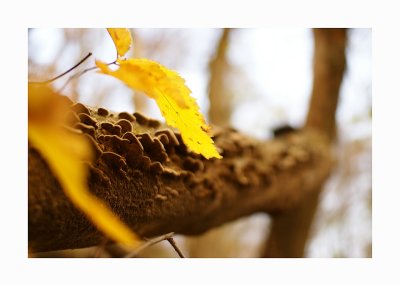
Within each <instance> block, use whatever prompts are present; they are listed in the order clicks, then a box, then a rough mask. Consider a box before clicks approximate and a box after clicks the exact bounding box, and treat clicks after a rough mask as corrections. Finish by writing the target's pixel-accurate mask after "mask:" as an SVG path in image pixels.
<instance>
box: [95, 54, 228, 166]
mask: <svg viewBox="0 0 400 286" xmlns="http://www.w3.org/2000/svg"><path fill="white" fill-rule="evenodd" d="M118 63H119V68H118V69H117V70H115V71H113V70H111V69H110V68H109V67H108V66H107V65H106V64H104V63H102V62H100V61H96V65H97V66H98V67H99V68H100V70H101V72H102V73H104V74H108V75H111V76H114V77H116V78H118V79H120V80H121V81H123V82H124V83H125V84H126V85H128V86H129V87H131V88H133V89H136V90H139V91H142V92H144V93H146V94H147V95H148V96H149V97H151V98H153V99H155V100H156V102H157V105H158V107H159V108H160V111H161V113H162V115H163V117H164V118H165V120H166V122H167V124H168V125H170V126H173V127H175V128H178V129H179V131H180V132H181V135H182V139H183V142H184V143H185V144H186V146H188V147H189V149H190V150H192V151H193V152H195V153H198V154H202V155H203V156H204V157H205V158H207V159H209V158H213V157H214V158H222V156H221V155H220V154H219V153H218V151H217V149H216V147H215V146H214V142H213V140H212V139H211V136H210V133H209V132H210V127H209V126H207V125H206V123H205V121H204V118H203V116H202V115H201V113H200V111H199V107H198V105H197V103H196V101H195V100H194V99H193V98H192V97H191V96H190V93H191V91H190V89H189V88H188V87H187V86H186V85H185V80H184V79H183V78H181V77H180V76H179V74H178V73H176V72H174V71H171V70H169V69H168V68H166V67H164V66H162V65H160V64H159V63H157V62H154V61H150V60H147V59H128V60H118Z"/></svg>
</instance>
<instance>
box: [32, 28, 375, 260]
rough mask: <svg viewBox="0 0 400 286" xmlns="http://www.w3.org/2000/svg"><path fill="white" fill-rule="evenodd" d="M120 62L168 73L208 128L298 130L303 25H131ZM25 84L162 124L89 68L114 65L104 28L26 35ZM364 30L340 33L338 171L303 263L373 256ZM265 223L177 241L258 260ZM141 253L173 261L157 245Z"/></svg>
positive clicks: (306, 33)
mask: <svg viewBox="0 0 400 286" xmlns="http://www.w3.org/2000/svg"><path fill="white" fill-rule="evenodd" d="M131 32H132V34H133V47H132V48H131V50H130V51H129V52H128V54H127V55H126V56H127V57H137V58H142V57H144V58H148V59H151V60H154V61H157V62H159V63H161V64H163V65H165V66H167V67H168V68H170V69H173V70H175V71H177V72H178V73H179V74H180V75H181V76H182V77H183V78H184V79H185V80H186V83H187V86H188V87H189V88H190V89H191V90H192V96H193V97H194V98H196V100H197V102H198V104H199V106H200V109H201V111H202V113H203V114H204V115H205V116H206V118H207V120H208V122H210V123H213V124H217V125H222V126H233V127H235V128H236V129H238V130H239V131H241V132H243V133H246V134H248V135H251V136H254V137H257V138H260V139H268V138H271V137H272V131H273V129H274V128H275V127H278V126H280V125H283V124H290V125H292V126H295V127H301V126H302V124H303V122H304V120H305V115H306V112H307V108H308V100H309V97H310V94H311V87H312V72H313V71H312V68H313V34H312V30H311V29H299V28H295V29H290V28H285V29H280V28H279V29H278V28H276V29H271V28H262V29H131ZM28 47H29V49H28V67H29V80H30V81H42V80H47V79H50V78H52V77H54V76H57V75H59V74H61V73H63V72H64V71H66V70H68V69H69V68H70V67H72V66H74V65H75V64H76V63H78V62H79V61H80V60H81V59H82V58H84V57H85V56H86V55H87V54H88V53H89V52H92V53H93V56H92V57H90V58H89V59H88V60H87V61H85V62H84V63H83V64H82V65H80V66H79V67H78V68H77V69H75V70H74V71H73V72H72V73H70V74H68V75H66V76H64V77H62V78H60V79H58V80H57V81H55V82H54V83H53V85H54V86H55V87H56V89H60V90H62V93H63V94H65V95H67V96H69V97H70V98H71V99H73V100H74V101H79V102H82V103H85V104H87V105H90V106H102V107H105V108H108V109H111V110H113V111H115V112H121V111H128V112H134V111H140V112H142V113H144V114H146V116H149V117H154V118H157V119H160V120H163V119H162V117H161V114H160V112H159V110H158V108H157V107H156V105H155V103H154V102H153V101H152V100H150V99H148V98H147V97H145V96H144V95H142V94H140V93H137V92H132V90H131V89H129V88H127V87H126V86H124V85H123V84H122V83H121V82H120V81H118V80H116V79H114V78H112V77H108V76H105V75H101V74H98V73H96V72H95V71H90V72H87V73H85V74H83V75H82V76H80V77H76V78H74V79H72V80H70V81H69V82H68V84H67V85H66V83H67V81H68V80H69V79H70V78H71V76H72V75H73V74H76V73H79V72H80V71H83V70H85V69H87V68H91V67H94V66H95V64H94V60H95V59H99V60H102V61H104V62H112V61H114V60H115V59H116V51H115V48H114V44H113V42H112V40H111V38H110V37H109V35H108V33H107V31H106V29H29V30H28ZM371 48H372V43H371V29H349V31H348V47H347V52H346V54H347V70H346V72H345V77H344V80H343V82H342V87H341V92H340V99H339V107H338V112H337V123H338V126H337V147H336V149H337V155H338V157H337V160H338V161H337V166H336V168H335V170H334V172H333V173H332V176H331V178H330V179H329V181H328V182H327V184H326V185H325V187H324V192H323V194H322V196H321V203H320V205H319V210H318V213H317V215H316V218H317V219H316V221H315V223H314V226H313V231H312V237H311V238H310V240H309V243H308V247H307V251H306V257H371V256H372V225H371V217H372V182H371V178H372V163H371V161H372V151H371V150H372V149H371V147H372V146H371V136H372V133H371V122H372V93H371V85H372V79H371V74H372V58H371V56H372V51H371ZM269 225H270V219H269V217H268V216H267V215H265V214H255V215H253V216H250V217H247V218H242V219H240V220H238V221H234V222H231V223H229V224H226V225H223V226H221V227H219V228H217V229H213V230H210V231H209V232H207V233H205V234H204V235H201V236H198V237H184V236H176V241H177V243H178V245H179V247H180V248H181V250H182V251H183V252H184V253H185V254H186V255H187V256H188V257H257V256H259V254H260V251H261V247H263V245H264V241H265V240H266V239H267V234H268V228H269ZM142 256H147V257H176V253H175V252H174V250H173V249H172V247H170V246H169V245H168V243H166V242H162V243H159V244H157V245H155V246H153V247H150V248H148V249H146V250H145V251H144V252H143V253H142Z"/></svg>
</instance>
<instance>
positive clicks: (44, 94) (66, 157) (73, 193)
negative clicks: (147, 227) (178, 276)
mask: <svg viewBox="0 0 400 286" xmlns="http://www.w3.org/2000/svg"><path fill="white" fill-rule="evenodd" d="M28 105H29V107H28V110H29V114H28V118H29V120H28V138H29V142H30V143H31V144H32V145H33V146H34V147H35V148H37V149H38V150H39V152H40V153H41V155H42V156H43V157H44V158H45V159H46V162H47V163H48V164H49V167H50V168H51V170H52V171H53V173H54V175H55V176H56V177H57V178H58V181H59V183H60V185H61V186H62V189H63V190H64V192H65V194H66V195H67V197H68V198H69V199H70V200H71V201H72V202H73V203H74V204H75V205H76V206H77V207H78V208H79V209H80V210H81V211H83V213H85V214H86V215H87V217H88V218H89V219H90V220H91V221H92V222H93V223H94V224H95V225H96V226H97V227H98V229H99V230H101V231H103V232H104V233H105V234H106V235H108V236H109V237H110V238H112V239H114V240H115V241H117V242H120V243H123V244H125V245H129V246H132V247H136V246H137V245H138V243H139V240H138V238H137V236H136V235H135V234H134V233H133V232H132V231H131V230H130V229H129V228H128V227H127V226H126V225H125V224H123V223H122V222H121V221H120V220H119V218H118V217H117V216H116V215H115V214H114V213H113V212H112V211H111V210H110V209H109V208H107V206H106V205H105V204H104V203H103V202H102V201H101V200H100V199H98V198H97V197H96V196H94V195H92V194H91V193H90V192H89V191H88V190H87V185H86V178H87V168H86V166H85V165H84V163H83V161H84V160H86V161H90V160H91V158H92V150H91V146H90V143H89V142H88V141H87V139H86V138H85V137H84V136H80V135H78V134H73V133H72V132H70V131H66V130H64V129H63V128H61V125H63V124H64V122H63V119H64V117H63V116H62V114H63V113H64V114H65V111H66V110H68V106H67V105H66V103H65V102H64V101H62V99H61V96H59V95H58V94H56V93H54V92H53V90H52V89H51V88H50V87H49V86H46V85H31V84H30V85H29V86H28Z"/></svg>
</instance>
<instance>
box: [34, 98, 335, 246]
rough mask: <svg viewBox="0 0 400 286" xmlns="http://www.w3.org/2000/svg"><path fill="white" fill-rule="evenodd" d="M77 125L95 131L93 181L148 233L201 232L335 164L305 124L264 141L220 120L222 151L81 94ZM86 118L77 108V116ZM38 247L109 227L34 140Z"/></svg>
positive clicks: (292, 198) (261, 207) (283, 198)
mask: <svg viewBox="0 0 400 286" xmlns="http://www.w3.org/2000/svg"><path fill="white" fill-rule="evenodd" d="M73 109H74V110H75V111H76V112H77V114H78V117H79V120H80V122H77V123H76V124H75V128H77V129H79V130H81V131H82V132H83V135H82V136H88V137H89V138H91V142H92V143H93V148H94V149H95V151H96V154H97V155H96V160H95V161H93V162H91V163H87V164H88V166H89V168H90V176H89V178H88V186H89V189H90V190H91V191H92V192H93V193H94V194H95V195H97V196H98V197H100V198H101V199H103V200H104V202H105V203H107V204H108V205H109V206H110V208H111V209H113V211H114V212H115V213H116V214H118V215H119V217H120V218H121V219H122V220H123V221H124V222H126V223H127V224H128V225H129V226H131V227H132V229H133V230H134V231H135V232H137V233H138V234H139V235H141V236H146V237H149V236H155V235H160V234H164V233H168V232H175V233H181V234H199V233H202V232H204V231H206V230H208V229H210V228H213V227H215V226H218V225H221V224H223V223H225V222H228V221H231V220H234V219H237V218H239V217H242V216H246V215H249V214H252V213H256V212H268V213H277V212H282V211H284V210H287V209H290V208H292V207H293V206H295V205H296V203H298V202H299V201H300V200H301V199H302V198H303V197H305V196H309V195H310V193H312V192H315V191H316V190H317V189H318V188H319V186H320V185H321V184H322V182H323V181H324V180H325V179H326V177H327V176H328V174H329V171H330V168H331V162H332V160H331V156H330V150H329V144H328V142H327V141H326V140H325V137H324V136H323V135H322V136H321V135H320V134H319V133H318V132H314V131H312V130H309V131H307V130H304V131H298V132H293V133H289V134H287V135H284V136H280V137H278V138H276V139H274V140H271V141H268V142H261V141H259V140H256V139H252V138H250V137H248V136H245V135H242V134H239V133H238V132H236V131H235V130H232V129H220V128H217V127H214V133H215V136H214V139H215V142H216V145H217V146H218V148H220V150H221V154H222V155H223V156H224V158H223V159H221V160H217V159H211V160H206V159H204V158H203V157H202V156H200V155H197V154H194V153H192V152H189V151H188V149H187V148H186V146H185V145H184V144H183V143H182V139H181V136H180V134H179V133H177V132H173V131H171V130H170V129H167V128H165V127H163V126H161V125H160V123H159V122H158V121H156V120H153V119H148V118H145V117H144V116H143V115H141V114H138V113H135V114H133V115H132V114H128V113H125V112H123V113H120V114H112V113H109V112H108V111H106V110H105V109H98V110H95V109H91V108H87V107H86V106H84V105H82V104H79V103H78V104H75V105H74V106H73ZM77 120H78V118H77ZM28 156H29V157H28V180H29V181H28V186H29V195H28V206H29V207H28V212H29V216H28V241H29V249H30V251H32V252H40V251H51V250H61V249H68V248H82V247H87V246H93V245H97V244H99V243H100V242H101V241H102V240H104V237H103V235H102V234H101V233H100V232H99V231H98V230H97V229H96V228H95V227H94V226H93V225H91V223H90V222H89V220H87V219H86V217H85V216H84V215H83V214H82V213H81V212H80V211H79V210H78V209H76V208H75V207H74V205H73V204H72V203H71V202H70V201H69V200H68V198H67V197H66V196H65V195H64V193H63V192H62V190H61V187H60V185H59V183H58V182H57V180H56V178H55V177H54V176H53V175H52V173H51V170H50V169H49V167H48V165H47V163H46V162H45V161H44V159H43V158H42V157H41V155H40V154H39V153H38V151H37V150H36V149H34V148H33V147H31V146H30V147H29V152H28Z"/></svg>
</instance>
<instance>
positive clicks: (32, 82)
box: [29, 53, 92, 84]
mask: <svg viewBox="0 0 400 286" xmlns="http://www.w3.org/2000/svg"><path fill="white" fill-rule="evenodd" d="M91 55H92V53H88V54H87V55H86V57H84V58H83V59H82V60H80V61H79V63H77V64H76V65H74V66H73V67H72V68H70V69H68V70H67V71H65V72H63V73H62V74H60V75H58V76H56V77H53V78H52V79H49V80H45V81H31V82H29V83H30V84H48V83H51V82H53V81H55V80H57V79H59V78H60V77H62V76H64V75H66V74H67V73H69V72H71V71H72V70H74V69H76V68H77V67H78V66H79V65H80V64H82V63H83V62H84V61H86V60H87V59H88V58H89V57H90V56H91Z"/></svg>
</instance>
